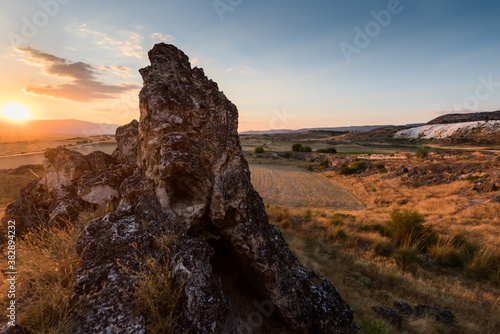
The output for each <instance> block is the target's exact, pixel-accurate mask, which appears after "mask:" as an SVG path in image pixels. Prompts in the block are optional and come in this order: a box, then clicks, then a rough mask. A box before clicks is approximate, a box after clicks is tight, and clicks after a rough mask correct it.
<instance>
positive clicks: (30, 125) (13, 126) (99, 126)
mask: <svg viewBox="0 0 500 334" xmlns="http://www.w3.org/2000/svg"><path fill="white" fill-rule="evenodd" d="M0 127H1V128H2V135H13V134H20V133H26V134H29V135H30V136H37V135H82V136H95V135H108V134H109V135H111V134H114V133H115V132H116V129H117V128H118V127H119V125H117V124H108V123H94V122H89V121H82V120H77V119H50V120H43V119H39V120H29V121H26V122H22V123H15V122H9V121H4V120H0Z"/></svg>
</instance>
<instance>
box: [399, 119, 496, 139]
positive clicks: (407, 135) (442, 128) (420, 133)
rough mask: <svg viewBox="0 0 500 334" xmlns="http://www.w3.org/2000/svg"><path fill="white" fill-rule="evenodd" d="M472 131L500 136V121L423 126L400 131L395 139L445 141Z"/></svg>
mask: <svg viewBox="0 0 500 334" xmlns="http://www.w3.org/2000/svg"><path fill="white" fill-rule="evenodd" d="M472 131H481V132H483V131H484V132H485V133H487V134H496V133H498V134H500V121H477V122H464V123H452V124H433V125H423V126H418V127H416V128H411V129H407V130H401V131H398V132H396V134H394V138H395V139H445V138H448V137H451V136H453V135H457V134H458V135H464V136H466V135H467V134H469V133H470V132H472Z"/></svg>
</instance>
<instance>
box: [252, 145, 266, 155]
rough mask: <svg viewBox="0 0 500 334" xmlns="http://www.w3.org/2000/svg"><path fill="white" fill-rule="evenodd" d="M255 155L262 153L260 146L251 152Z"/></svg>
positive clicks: (262, 149)
mask: <svg viewBox="0 0 500 334" xmlns="http://www.w3.org/2000/svg"><path fill="white" fill-rule="evenodd" d="M253 151H254V152H255V153H264V148H263V147H262V146H259V147H256V148H255V149H254V150H253Z"/></svg>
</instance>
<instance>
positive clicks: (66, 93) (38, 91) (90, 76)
mask: <svg viewBox="0 0 500 334" xmlns="http://www.w3.org/2000/svg"><path fill="white" fill-rule="evenodd" d="M15 49H16V50H17V51H18V52H21V53H23V54H24V61H26V62H27V63H29V64H32V65H37V66H41V67H42V68H43V73H44V74H46V75H48V76H52V77H56V78H64V79H69V82H66V83H61V84H55V85H39V86H33V87H27V88H26V89H24V92H25V93H27V94H33V95H42V96H48V97H53V98H61V99H67V100H71V101H76V102H94V101H97V100H107V99H113V98H115V97H116V96H118V95H120V94H123V93H126V92H128V91H131V90H134V89H137V88H139V87H140V85H138V84H137V83H126V84H120V85H110V84H106V83H103V82H101V81H99V80H98V79H97V77H98V76H99V75H100V74H103V73H106V72H109V73H112V74H115V75H120V76H128V75H129V74H130V73H129V71H130V68H128V67H124V66H118V65H113V66H94V65H90V64H86V63H83V62H71V61H69V60H67V59H64V58H59V57H56V56H54V55H51V54H48V53H44V52H41V51H39V50H36V49H33V48H31V47H25V48H21V47H17V48H15Z"/></svg>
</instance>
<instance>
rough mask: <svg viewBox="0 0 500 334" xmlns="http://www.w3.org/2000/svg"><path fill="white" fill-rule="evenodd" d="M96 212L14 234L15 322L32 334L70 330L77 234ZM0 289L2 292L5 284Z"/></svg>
mask: <svg viewBox="0 0 500 334" xmlns="http://www.w3.org/2000/svg"><path fill="white" fill-rule="evenodd" d="M99 214H100V212H98V211H97V212H96V211H90V212H84V213H82V215H81V216H80V218H79V219H78V221H77V222H75V224H70V223H68V224H67V225H66V226H64V227H55V226H48V225H47V224H45V223H42V224H40V225H39V226H38V227H37V228H35V229H32V230H31V231H29V232H28V233H26V234H25V235H24V236H23V237H22V238H20V237H18V240H17V247H16V256H17V258H16V265H17V289H16V297H17V298H16V300H17V307H18V309H17V319H16V322H17V323H18V324H20V325H21V326H23V328H26V329H28V330H30V331H31V332H33V333H46V334H56V333H71V331H72V326H73V322H74V319H75V317H76V316H77V315H78V311H77V309H78V301H76V300H74V299H73V298H72V297H71V293H72V289H73V283H74V280H75V274H76V271H77V270H78V268H79V267H80V257H79V255H78V253H77V251H76V245H77V241H78V236H79V233H80V232H81V230H82V228H83V227H84V225H85V224H86V223H88V221H89V220H90V219H92V218H95V217H96V215H99ZM4 282H5V280H4V279H2V284H4ZM0 289H2V291H6V290H5V289H6V287H5V286H1V287H0ZM7 302H8V300H7V296H5V297H4V298H2V301H1V303H2V309H5V308H4V306H5V305H6V303H7Z"/></svg>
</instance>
